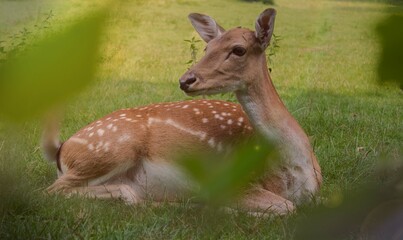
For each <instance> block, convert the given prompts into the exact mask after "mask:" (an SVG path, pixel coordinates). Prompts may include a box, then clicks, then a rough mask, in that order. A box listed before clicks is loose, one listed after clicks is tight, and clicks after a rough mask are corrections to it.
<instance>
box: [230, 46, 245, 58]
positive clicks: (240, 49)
mask: <svg viewBox="0 0 403 240" xmlns="http://www.w3.org/2000/svg"><path fill="white" fill-rule="evenodd" d="M232 53H234V54H235V55H237V56H239V57H241V56H243V55H245V53H246V49H245V48H243V47H235V48H234V49H232Z"/></svg>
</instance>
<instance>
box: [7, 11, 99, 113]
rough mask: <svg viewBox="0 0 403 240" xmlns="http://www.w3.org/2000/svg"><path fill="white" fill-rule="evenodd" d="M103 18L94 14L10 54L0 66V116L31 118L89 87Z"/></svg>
mask: <svg viewBox="0 0 403 240" xmlns="http://www.w3.org/2000/svg"><path fill="white" fill-rule="evenodd" d="M105 17H106V13H105V10H102V11H99V12H97V13H93V14H91V15H90V16H87V17H86V18H83V19H81V20H79V21H77V22H76V23H74V24H72V25H71V26H69V27H66V28H65V29H64V30H61V31H59V32H57V33H54V34H52V35H50V36H48V37H46V38H43V39H41V40H38V41H36V42H33V43H31V44H30V45H29V47H25V48H24V49H23V50H21V51H10V54H9V55H8V56H7V58H6V60H5V61H4V62H3V63H2V64H1V65H0V116H2V117H6V118H8V119H12V120H26V119H30V118H32V117H34V116H38V115H40V114H42V113H44V112H45V111H46V110H48V109H49V108H51V107H53V106H55V105H57V104H58V103H61V102H63V101H65V100H66V99H68V98H69V97H71V96H73V95H75V94H77V92H78V91H79V90H81V89H82V88H83V87H85V86H86V85H88V84H89V83H90V82H91V80H92V79H93V77H94V74H95V70H96V65H97V60H98V47H99V44H100V36H101V29H102V24H103V22H104V20H105ZM24 44H25V42H24Z"/></svg>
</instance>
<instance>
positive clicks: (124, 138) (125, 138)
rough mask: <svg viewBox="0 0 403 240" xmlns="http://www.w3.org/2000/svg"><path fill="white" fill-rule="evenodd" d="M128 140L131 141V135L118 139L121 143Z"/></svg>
mask: <svg viewBox="0 0 403 240" xmlns="http://www.w3.org/2000/svg"><path fill="white" fill-rule="evenodd" d="M128 140H130V135H129V134H123V135H122V136H120V137H119V138H118V142H119V143H122V142H126V141H128Z"/></svg>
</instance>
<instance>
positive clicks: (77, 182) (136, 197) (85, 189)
mask: <svg viewBox="0 0 403 240" xmlns="http://www.w3.org/2000/svg"><path fill="white" fill-rule="evenodd" d="M84 185H85V181H83V180H82V179H80V178H79V177H77V176H75V175H73V174H65V175H63V176H61V177H60V178H58V179H57V180H56V181H55V182H54V183H53V184H52V185H51V186H50V187H49V188H47V191H48V192H49V193H61V194H63V195H66V196H67V197H69V196H72V195H75V194H76V195H81V196H85V197H90V198H99V199H121V200H123V201H125V202H126V203H128V204H136V203H139V202H141V201H142V198H141V197H140V194H137V193H136V192H135V190H134V189H133V188H131V187H130V186H129V185H127V184H123V183H122V184H103V185H96V186H84Z"/></svg>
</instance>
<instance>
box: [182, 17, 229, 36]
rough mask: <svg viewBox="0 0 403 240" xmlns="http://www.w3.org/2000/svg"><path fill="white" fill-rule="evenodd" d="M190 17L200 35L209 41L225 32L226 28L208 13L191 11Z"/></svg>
mask: <svg viewBox="0 0 403 240" xmlns="http://www.w3.org/2000/svg"><path fill="white" fill-rule="evenodd" d="M188 17H189V20H190V22H191V23H192V25H193V27H194V28H195V29H196V31H197V32H198V33H199V35H200V37H201V38H202V39H203V40H204V41H205V42H207V43H208V42H210V41H211V40H212V39H214V38H216V37H218V36H220V35H222V34H223V33H224V32H225V30H224V28H222V27H221V26H220V25H218V23H216V21H214V19H212V18H211V17H209V16H207V15H203V14H200V13H191V14H189V16H188Z"/></svg>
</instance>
